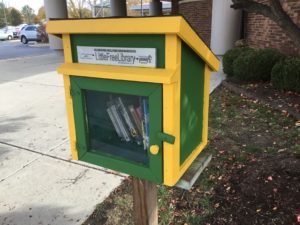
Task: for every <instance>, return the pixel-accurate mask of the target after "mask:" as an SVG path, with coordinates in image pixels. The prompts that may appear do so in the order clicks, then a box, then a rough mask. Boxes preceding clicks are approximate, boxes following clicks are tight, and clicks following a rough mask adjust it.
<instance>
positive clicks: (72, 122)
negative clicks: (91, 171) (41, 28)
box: [62, 34, 78, 160]
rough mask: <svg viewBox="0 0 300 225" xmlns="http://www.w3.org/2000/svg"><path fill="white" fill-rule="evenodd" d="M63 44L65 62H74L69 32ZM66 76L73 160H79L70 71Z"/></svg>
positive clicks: (65, 83)
mask: <svg viewBox="0 0 300 225" xmlns="http://www.w3.org/2000/svg"><path fill="white" fill-rule="evenodd" d="M62 39H63V45H64V56H65V63H72V62H73V59H72V50H71V40H70V35H69V34H63V35H62ZM63 78H64V87H65V98H66V107H67V114H68V124H69V133H70V147H71V154H72V159H73V160H78V152H77V149H76V133H75V131H76V130H75V120H74V111H73V100H72V96H71V94H70V89H71V84H70V76H69V73H65V74H63Z"/></svg>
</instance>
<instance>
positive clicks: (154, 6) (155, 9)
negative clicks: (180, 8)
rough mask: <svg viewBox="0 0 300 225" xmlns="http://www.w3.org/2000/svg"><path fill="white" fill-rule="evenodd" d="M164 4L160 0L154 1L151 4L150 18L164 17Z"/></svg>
mask: <svg viewBox="0 0 300 225" xmlns="http://www.w3.org/2000/svg"><path fill="white" fill-rule="evenodd" d="M162 14H163V13H162V3H161V2H160V0H152V2H151V3H150V12H149V15H150V16H162Z"/></svg>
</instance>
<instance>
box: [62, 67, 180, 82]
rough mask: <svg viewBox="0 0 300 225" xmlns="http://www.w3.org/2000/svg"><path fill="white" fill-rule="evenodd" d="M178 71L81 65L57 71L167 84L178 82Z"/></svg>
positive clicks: (68, 73)
mask: <svg viewBox="0 0 300 225" xmlns="http://www.w3.org/2000/svg"><path fill="white" fill-rule="evenodd" d="M177 71H178V68H177V69H174V70H172V69H157V68H137V67H124V66H109V65H98V64H97V65H95V64H80V63H64V64H62V65H61V66H59V67H58V69H57V72H58V73H60V74H64V75H73V76H82V77H94V78H105V79H112V80H135V81H140V82H151V83H165V84H171V83H174V82H176V79H175V77H176V76H175V74H176V72H177Z"/></svg>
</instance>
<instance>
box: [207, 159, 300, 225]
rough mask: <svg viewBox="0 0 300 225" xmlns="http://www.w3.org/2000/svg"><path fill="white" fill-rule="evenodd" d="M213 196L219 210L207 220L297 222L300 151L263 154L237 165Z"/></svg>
mask: <svg viewBox="0 0 300 225" xmlns="http://www.w3.org/2000/svg"><path fill="white" fill-rule="evenodd" d="M212 200H213V203H214V205H215V208H216V210H215V212H214V213H213V215H211V216H210V217H209V218H208V219H207V224H216V225H219V224H220V225H221V224H222V225H223V224H231V225H241V224H243V225H247V224H249V225H256V224H257V225H261V224H264V225H268V224H270V225H271V224H283V225H287V224H297V215H299V213H300V155H298V156H297V155H287V154H279V155H277V156H272V157H270V156H268V157H262V158H258V159H253V160H252V161H251V162H250V163H248V164H247V165H244V166H243V168H237V167H233V168H232V170H231V175H230V176H229V177H228V179H224V180H223V181H222V183H221V184H219V185H218V186H217V188H216V189H215V194H214V195H213V198H212ZM298 224H299V223H298Z"/></svg>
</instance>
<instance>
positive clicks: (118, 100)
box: [84, 90, 149, 165]
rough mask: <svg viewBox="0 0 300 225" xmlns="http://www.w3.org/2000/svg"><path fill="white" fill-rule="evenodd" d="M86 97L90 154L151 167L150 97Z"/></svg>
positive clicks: (94, 94) (92, 94)
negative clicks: (100, 154) (99, 154)
mask: <svg viewBox="0 0 300 225" xmlns="http://www.w3.org/2000/svg"><path fill="white" fill-rule="evenodd" d="M84 93H85V102H86V115H87V116H86V124H87V130H88V144H89V150H90V151H93V152H101V153H102V154H109V155H113V156H116V157H119V158H123V159H126V160H130V161H134V162H138V163H142V164H144V165H148V164H149V159H148V155H147V149H148V148H149V100H148V97H141V96H135V95H124V94H112V93H107V92H100V91H90V90H85V92H84Z"/></svg>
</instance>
